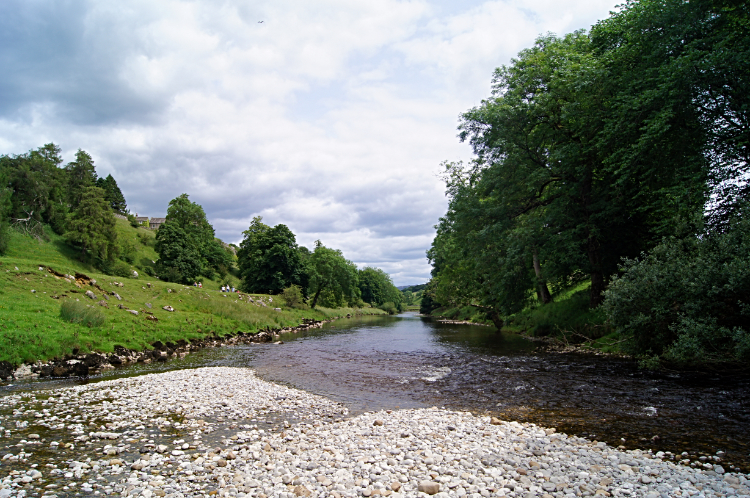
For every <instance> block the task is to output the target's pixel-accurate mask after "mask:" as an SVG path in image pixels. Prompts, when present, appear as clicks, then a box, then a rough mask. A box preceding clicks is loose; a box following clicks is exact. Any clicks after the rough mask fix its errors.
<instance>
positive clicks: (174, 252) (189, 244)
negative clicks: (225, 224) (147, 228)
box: [155, 220, 201, 284]
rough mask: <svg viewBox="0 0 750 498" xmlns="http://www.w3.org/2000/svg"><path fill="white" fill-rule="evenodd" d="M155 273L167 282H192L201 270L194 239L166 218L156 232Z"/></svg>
mask: <svg viewBox="0 0 750 498" xmlns="http://www.w3.org/2000/svg"><path fill="white" fill-rule="evenodd" d="M155 249H156V252H157V253H158V254H159V260H158V261H157V262H156V274H157V275H158V276H159V278H161V279H162V280H166V281H167V282H180V283H185V284H189V283H193V281H195V279H196V278H197V277H198V275H199V274H200V271H201V264H200V255H199V254H198V252H197V250H196V247H195V241H194V240H193V239H192V238H191V237H190V236H189V235H188V234H187V233H186V232H185V230H183V229H182V228H181V227H180V226H179V225H178V224H177V223H176V222H172V221H170V220H167V221H166V222H165V223H163V224H162V225H161V226H160V227H159V230H158V231H157V232H156V247H155Z"/></svg>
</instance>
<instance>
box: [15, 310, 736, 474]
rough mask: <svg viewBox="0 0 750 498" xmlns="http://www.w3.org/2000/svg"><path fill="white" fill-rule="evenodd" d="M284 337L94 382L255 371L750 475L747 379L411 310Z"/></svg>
mask: <svg viewBox="0 0 750 498" xmlns="http://www.w3.org/2000/svg"><path fill="white" fill-rule="evenodd" d="M281 339H282V340H283V341H284V344H282V345H276V344H251V345H244V346H233V347H225V348H214V349H206V350H202V351H200V352H198V353H194V354H191V355H188V356H187V357H186V358H184V359H180V360H174V361H171V362H168V363H166V364H165V363H158V364H149V365H144V364H138V365H134V366H131V367H127V368H123V369H118V370H115V371H111V372H108V373H106V374H105V375H102V376H99V377H94V378H91V379H89V380H88V381H87V382H96V381H97V380H98V379H110V378H113V377H121V376H130V375H139V374H142V373H151V372H158V371H163V370H172V369H182V368H195V367H204V366H246V367H252V368H254V369H255V370H256V371H257V372H258V374H259V375H260V376H261V377H263V378H264V379H266V380H271V381H275V382H280V383H284V384H287V385H290V386H293V387H297V388H301V389H304V390H307V391H310V392H313V393H316V394H321V395H324V396H328V397H330V398H332V399H334V400H337V401H341V402H343V403H345V404H346V405H347V406H348V407H349V409H350V411H351V412H353V413H360V412H363V411H373V410H379V409H395V408H407V407H425V406H445V407H447V408H454V409H466V410H472V411H474V412H478V413H485V414H492V415H497V416H499V417H501V418H505V419H512V420H518V421H521V422H533V423H537V424H540V425H543V426H549V427H555V428H557V429H558V430H559V431H563V432H567V433H570V434H576V435H579V436H584V437H587V438H589V439H591V440H598V441H605V442H607V443H609V444H611V445H614V446H619V445H622V446H625V447H626V448H644V449H648V448H651V449H653V450H654V451H659V450H661V451H671V452H674V453H675V454H677V455H679V454H681V453H682V452H687V453H686V454H684V456H678V457H677V459H685V458H689V459H691V460H692V461H696V460H699V459H701V457H702V459H703V460H705V459H707V458H709V457H714V456H715V455H716V453H717V452H725V453H726V454H725V455H722V454H720V455H721V457H722V459H721V460H722V462H721V463H722V465H724V466H727V467H730V468H731V467H735V466H736V467H739V468H741V469H742V470H743V471H745V472H747V471H748V470H750V456H749V455H748V453H749V452H750V446H749V445H748V442H750V423H748V422H750V398H749V397H748V393H750V377H748V376H746V375H745V376H729V375H717V374H701V373H685V372H682V373H677V372H668V373H650V372H645V371H641V370H638V368H637V366H636V365H635V363H634V362H632V361H629V360H624V359H617V358H611V357H606V356H596V355H580V354H561V353H554V352H548V351H545V349H544V348H543V347H541V346H539V345H537V344H535V343H531V342H528V341H526V340H524V339H522V338H519V337H517V336H513V335H504V334H497V333H495V331H494V329H492V328H489V327H480V326H471V325H455V324H444V323H439V322H436V321H434V320H432V319H429V318H423V317H420V316H418V315H416V314H413V313H405V314H402V315H399V316H394V317H356V318H351V319H342V320H337V321H335V322H332V323H330V324H327V325H325V326H324V327H323V328H321V329H313V330H311V331H307V332H302V333H298V334H287V335H285V336H282V337H281ZM71 382H75V381H72V380H36V381H25V382H17V383H14V384H13V385H10V386H8V385H6V386H0V395H1V394H2V393H3V392H9V391H15V390H29V389H34V390H35V389H49V388H54V387H55V386H60V385H67V384H70V383H71ZM697 463H698V462H696V464H697Z"/></svg>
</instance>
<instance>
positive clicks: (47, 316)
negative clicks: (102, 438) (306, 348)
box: [0, 246, 385, 371]
mask: <svg viewBox="0 0 750 498" xmlns="http://www.w3.org/2000/svg"><path fill="white" fill-rule="evenodd" d="M40 247H42V248H45V247H46V246H40ZM37 256H39V258H38V259H36V260H34V261H33V262H32V261H30V260H28V259H19V258H7V257H6V258H0V370H2V371H7V370H8V369H10V368H11V367H14V368H15V367H17V366H19V365H21V364H34V363H37V362H40V361H41V362H48V361H49V360H53V362H54V361H59V360H61V359H67V360H73V359H76V360H77V359H78V356H80V355H82V354H88V353H100V354H104V355H106V356H111V355H112V354H115V353H116V352H117V351H118V350H128V351H143V350H144V349H149V350H151V349H153V344H155V343H161V344H167V343H172V344H178V343H179V342H180V341H182V342H186V343H189V342H191V341H203V340H212V339H214V338H217V337H218V338H222V337H227V336H229V337H233V336H236V335H238V334H239V333H243V334H256V333H259V332H262V331H271V330H282V329H288V328H293V327H298V326H300V325H303V324H304V323H307V322H309V321H317V322H322V321H326V320H330V319H332V318H336V317H344V316H347V315H354V314H385V312H384V311H382V310H379V309H377V308H366V309H354V308H339V309H328V308H322V307H318V308H316V309H299V308H294V307H290V306H287V305H286V303H285V302H284V301H283V299H281V298H280V297H279V296H269V295H262V294H244V293H227V292H219V291H218V290H211V289H203V288H198V287H192V286H185V285H180V284H175V283H169V282H162V281H160V280H156V279H153V278H150V277H143V276H140V277H138V278H118V277H112V276H107V275H103V274H99V273H81V272H80V271H76V270H75V267H74V266H73V265H71V264H69V263H66V262H64V260H62V259H61V256H60V254H59V253H56V252H51V253H50V254H47V253H45V252H40V253H39V254H37ZM53 256H56V257H53ZM45 257H48V258H49V259H50V260H52V262H49V261H47V260H46V259H45ZM39 260H42V261H39ZM71 267H72V268H71ZM2 270H4V271H2ZM65 303H68V304H75V305H76V306H77V307H78V308H80V310H79V311H77V312H75V313H74V314H73V316H72V317H67V318H64V317H63V316H62V314H61V308H62V306H63V304H65ZM74 311H75V310H74ZM83 314H86V315H87V316H88V315H90V316H88V318H91V317H93V318H96V320H94V322H95V323H90V325H92V326H86V325H85V323H84V322H85V321H86V320H84V318H87V317H83V316H82V315H83ZM78 315H81V316H78ZM66 316H67V315H66ZM77 318H82V320H81V321H77ZM172 349H174V348H172ZM2 362H6V363H4V364H3V363H2Z"/></svg>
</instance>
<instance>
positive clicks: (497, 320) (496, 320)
mask: <svg viewBox="0 0 750 498" xmlns="http://www.w3.org/2000/svg"><path fill="white" fill-rule="evenodd" d="M469 306H474V307H475V308H479V309H482V310H486V311H487V314H488V315H489V316H490V320H492V323H493V324H495V327H496V328H497V331H498V332H500V329H502V328H503V325H505V322H504V321H503V319H502V317H501V316H500V313H499V312H498V311H497V310H496V309H495V308H491V307H489V306H482V305H481V304H470V305H469Z"/></svg>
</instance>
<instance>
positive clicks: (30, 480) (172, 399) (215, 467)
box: [0, 367, 750, 498]
mask: <svg viewBox="0 0 750 498" xmlns="http://www.w3.org/2000/svg"><path fill="white" fill-rule="evenodd" d="M46 394H51V395H52V397H50V399H52V400H55V401H54V402H51V401H49V400H47V401H44V410H42V411H41V413H42V418H41V419H40V418H37V417H36V415H37V414H38V413H40V412H39V411H36V410H31V409H26V407H28V406H29V405H28V403H27V401H28V400H26V399H24V398H23V397H22V395H21V394H20V393H10V394H8V395H5V396H3V397H0V413H3V415H1V416H0V426H2V427H18V426H19V424H20V425H22V423H23V422H22V420H33V421H35V422H32V423H34V424H41V425H43V426H44V427H45V432H42V433H43V434H44V437H45V438H46V439H47V440H54V441H59V442H60V445H59V446H60V448H65V447H67V446H66V445H69V444H71V445H74V447H75V452H74V453H73V454H72V455H71V453H67V454H64V453H60V457H59V458H58V459H57V460H56V459H55V458H56V457H55V455H56V453H54V452H53V453H51V454H49V455H45V457H44V460H43V462H44V463H45V464H46V468H49V469H50V470H49V471H47V470H45V469H44V468H42V467H40V469H42V470H43V474H42V472H40V471H39V470H36V468H31V467H30V466H31V464H32V461H31V460H30V459H29V458H28V457H29V453H27V452H29V451H34V449H35V448H32V449H23V450H22V449H21V447H23V448H27V447H28V446H33V445H35V444H39V443H38V442H36V441H35V440H34V439H32V438H31V434H26V436H25V437H26V439H27V440H29V441H30V442H29V444H28V445H26V446H24V445H21V446H20V447H17V446H10V447H8V448H7V449H6V450H5V451H4V452H3V455H5V454H6V453H8V454H11V456H10V457H8V458H7V461H8V462H12V464H9V465H12V467H9V466H7V465H6V461H5V460H6V457H5V456H3V457H2V458H3V462H2V463H3V466H2V467H0V498H20V497H22V496H30V495H33V494H34V493H36V494H39V495H45V496H48V497H51V496H52V495H51V494H50V493H52V492H53V491H51V490H52V489H54V490H55V491H54V493H60V494H61V495H62V496H75V495H79V494H92V495H95V496H103V495H113V496H143V497H147V498H149V497H151V498H153V497H157V496H158V497H167V498H178V497H187V496H209V497H210V496H217V497H235V498H244V497H247V498H250V497H253V498H268V497H281V498H294V497H313V496H314V497H334V498H356V497H359V496H365V497H380V496H390V497H392V498H403V497H417V496H422V497H425V496H435V497H438V498H463V497H467V498H483V497H489V496H507V497H509V498H513V497H519V498H526V497H527V496H530V497H541V498H557V497H560V498H564V497H565V496H569V497H572V496H597V497H608V496H617V497H634V496H639V497H640V496H644V497H648V498H659V497H665V496H670V497H671V496H682V497H688V496H696V497H706V498H708V497H714V496H727V495H733V496H750V491H749V490H748V484H750V482H749V481H748V479H747V476H745V475H744V474H738V473H732V472H726V471H725V472H724V474H721V473H720V472H719V470H721V471H724V469H719V467H720V466H718V465H716V466H714V467H711V469H710V470H702V469H697V468H690V467H688V466H684V465H679V464H675V463H673V462H670V461H663V460H662V459H661V458H659V457H658V456H656V455H652V454H651V453H649V452H647V451H642V450H628V451H624V450H623V451H621V450H618V449H615V448H612V447H610V446H607V445H605V444H604V443H598V444H597V443H593V442H591V441H588V440H586V439H583V438H578V437H571V436H568V435H566V434H561V433H556V432H555V431H554V430H553V429H549V428H546V429H545V428H542V427H538V426H536V425H533V424H520V423H517V422H508V421H503V420H499V419H497V418H490V417H486V416H475V415H473V414H471V413H468V412H461V411H453V410H445V409H437V408H429V409H428V408H423V409H406V410H384V411H380V412H374V413H363V414H360V415H357V416H355V417H348V410H347V409H346V407H345V406H343V405H341V404H339V403H337V402H334V401H332V400H329V399H327V398H324V397H321V396H316V395H313V394H310V393H307V392H304V391H300V390H296V389H292V388H289V387H286V386H281V385H277V384H273V383H270V382H266V381H263V380H260V379H259V378H258V377H257V376H256V375H255V374H254V372H253V371H252V370H250V369H243V368H230V367H214V368H200V369H193V370H179V371H172V372H165V373H159V374H149V375H143V376H139V377H130V378H123V379H115V380H109V381H103V382H98V383H91V384H85V385H76V386H69V387H63V388H58V389H54V390H49V391H46ZM24 396H28V394H24ZM25 403H26V404H25ZM73 415H75V416H73ZM65 417H68V418H67V419H66V418H65ZM84 417H85V418H86V421H84V420H83V418H84ZM87 421H96V423H93V422H91V423H89V422H87ZM251 422H252V423H251ZM265 422H270V423H269V424H266V423H265ZM157 428H161V429H162V431H161V432H159V434H161V435H162V438H163V439H164V440H163V441H162V440H157V439H156V436H155V434H156V433H157ZM19 437H20V436H19ZM167 438H168V439H167ZM0 441H2V440H0ZM163 443H167V444H163ZM44 448H48V446H45V447H44ZM55 451H59V450H55ZM108 454H112V455H116V458H112V457H111V456H110V457H109V458H108V457H107V455H108ZM65 455H67V456H65ZM11 457H12V458H11ZM24 462H27V463H24ZM48 462H49V463H48ZM24 465H26V467H23V466H24ZM9 468H10V469H13V470H8V469H9ZM32 491H33V492H32ZM45 491H46V492H45Z"/></svg>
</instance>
